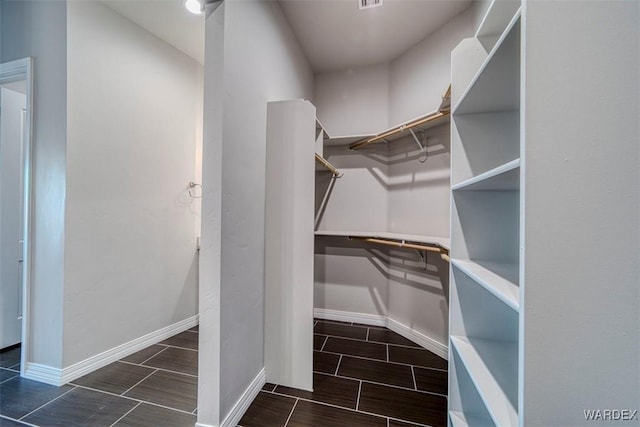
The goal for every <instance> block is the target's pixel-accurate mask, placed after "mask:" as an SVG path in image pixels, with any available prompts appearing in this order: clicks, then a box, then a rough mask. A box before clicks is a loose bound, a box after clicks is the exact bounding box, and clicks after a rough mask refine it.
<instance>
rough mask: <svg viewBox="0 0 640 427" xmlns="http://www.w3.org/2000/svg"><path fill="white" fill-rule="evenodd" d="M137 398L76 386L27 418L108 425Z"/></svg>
mask: <svg viewBox="0 0 640 427" xmlns="http://www.w3.org/2000/svg"><path fill="white" fill-rule="evenodd" d="M136 405H137V402H135V401H133V400H130V399H124V398H122V397H117V396H113V395H111V394H106V393H100V392H98V391H93V390H86V389H83V388H76V389H73V390H71V391H70V392H69V393H67V394H65V395H64V396H62V397H60V398H59V399H56V400H54V401H53V402H51V403H49V404H47V405H45V406H43V407H42V408H40V409H38V410H37V411H35V412H34V413H33V414H31V415H29V416H28V417H25V418H24V421H25V422H27V423H31V424H36V425H41V426H47V427H49V426H64V427H73V426H78V427H81V426H109V425H111V424H113V423H114V422H115V421H116V420H118V419H119V418H120V417H122V416H123V415H124V414H126V413H127V412H128V411H130V410H131V409H132V408H133V407H134V406H136Z"/></svg>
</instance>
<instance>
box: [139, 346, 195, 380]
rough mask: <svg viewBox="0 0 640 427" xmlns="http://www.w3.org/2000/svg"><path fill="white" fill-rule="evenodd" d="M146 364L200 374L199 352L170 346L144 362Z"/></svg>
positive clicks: (190, 373)
mask: <svg viewBox="0 0 640 427" xmlns="http://www.w3.org/2000/svg"><path fill="white" fill-rule="evenodd" d="M143 365H144V366H151V367H154V368H161V369H167V370H169V371H176V372H182V373H184V374H189V375H198V352H197V351H192V350H185V349H182V348H175V347H169V348H167V349H166V350H164V351H162V352H160V353H158V354H157V355H155V356H153V357H152V358H151V359H149V360H147V361H146V362H144V363H143Z"/></svg>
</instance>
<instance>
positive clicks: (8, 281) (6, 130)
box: [0, 87, 27, 348]
mask: <svg viewBox="0 0 640 427" xmlns="http://www.w3.org/2000/svg"><path fill="white" fill-rule="evenodd" d="M26 104H27V98H26V96H25V94H24V93H19V92H16V91H13V90H9V89H7V88H5V87H0V111H1V112H2V114H0V307H1V308H2V310H1V311H0V313H1V314H0V348H4V347H8V346H10V345H14V344H17V343H19V342H20V340H21V332H22V320H20V316H21V313H22V307H21V302H22V286H21V285H22V265H21V264H19V262H18V261H19V260H21V259H22V245H21V244H20V243H19V241H20V240H22V215H23V209H22V206H23V194H22V191H23V188H22V187H23V186H22V170H23V168H22V159H23V156H22V149H23V144H22V136H23V132H22V129H23V122H24V120H23V110H24V109H25V108H26Z"/></svg>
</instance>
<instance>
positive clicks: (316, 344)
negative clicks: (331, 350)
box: [313, 334, 327, 350]
mask: <svg viewBox="0 0 640 427" xmlns="http://www.w3.org/2000/svg"><path fill="white" fill-rule="evenodd" d="M326 339H327V337H326V335H317V334H314V335H313V349H314V350H320V349H321V348H322V344H324V340H326Z"/></svg>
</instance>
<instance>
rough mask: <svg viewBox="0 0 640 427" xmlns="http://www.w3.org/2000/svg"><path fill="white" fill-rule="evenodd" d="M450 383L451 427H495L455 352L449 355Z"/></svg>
mask: <svg viewBox="0 0 640 427" xmlns="http://www.w3.org/2000/svg"><path fill="white" fill-rule="evenodd" d="M449 358H450V363H451V366H450V369H449V376H450V378H451V381H450V382H449V383H450V384H451V387H450V390H449V405H450V409H449V421H450V425H451V426H452V427H468V426H471V427H476V426H482V427H489V426H495V424H494V422H493V421H492V420H491V415H489V412H488V411H487V408H486V406H485V404H484V402H483V401H482V398H481V397H480V394H479V393H478V390H477V389H476V387H475V385H474V384H473V381H472V380H471V378H470V377H469V373H468V372H467V371H466V369H465V367H464V365H463V364H462V361H461V360H460V357H459V356H458V354H457V353H456V352H453V351H451V352H450V353H449Z"/></svg>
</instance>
